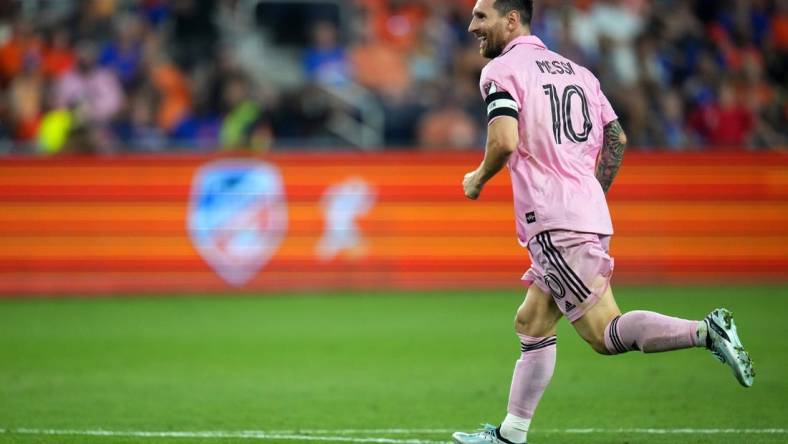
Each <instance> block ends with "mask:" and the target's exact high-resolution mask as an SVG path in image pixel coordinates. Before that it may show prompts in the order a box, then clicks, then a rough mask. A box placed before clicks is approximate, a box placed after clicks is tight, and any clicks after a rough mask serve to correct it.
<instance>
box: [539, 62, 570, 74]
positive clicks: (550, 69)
mask: <svg viewBox="0 0 788 444" xmlns="http://www.w3.org/2000/svg"><path fill="white" fill-rule="evenodd" d="M536 66H538V67H539V71H541V72H542V74H554V75H555V74H568V75H574V74H575V70H574V69H573V68H572V64H571V63H569V62H559V61H558V60H553V61H547V60H537V61H536Z"/></svg>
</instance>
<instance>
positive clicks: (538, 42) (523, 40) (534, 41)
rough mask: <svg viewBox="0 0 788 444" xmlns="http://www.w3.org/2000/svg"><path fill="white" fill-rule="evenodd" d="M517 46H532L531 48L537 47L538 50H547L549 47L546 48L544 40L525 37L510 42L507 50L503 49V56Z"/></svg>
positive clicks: (531, 36) (533, 36) (529, 36)
mask: <svg viewBox="0 0 788 444" xmlns="http://www.w3.org/2000/svg"><path fill="white" fill-rule="evenodd" d="M517 45H531V46H536V47H537V48H540V49H547V46H545V44H544V43H542V40H540V39H539V37H537V36H535V35H523V36H520V37H517V38H516V39H514V40H512V41H511V42H509V44H508V45H506V48H504V49H503V52H502V53H501V55H504V54H506V53H507V52H509V51H511V50H512V48H514V47H515V46H517Z"/></svg>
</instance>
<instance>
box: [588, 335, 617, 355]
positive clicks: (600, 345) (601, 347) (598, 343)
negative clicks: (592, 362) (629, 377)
mask: <svg viewBox="0 0 788 444" xmlns="http://www.w3.org/2000/svg"><path fill="white" fill-rule="evenodd" d="M583 340H584V341H586V343H587V344H588V345H589V346H591V348H592V349H593V350H594V351H595V352H597V353H599V354H600V355H612V354H613V353H611V352H610V350H609V349H608V348H607V344H605V332H604V331H601V332H595V333H593V334H591V335H586V336H584V337H583Z"/></svg>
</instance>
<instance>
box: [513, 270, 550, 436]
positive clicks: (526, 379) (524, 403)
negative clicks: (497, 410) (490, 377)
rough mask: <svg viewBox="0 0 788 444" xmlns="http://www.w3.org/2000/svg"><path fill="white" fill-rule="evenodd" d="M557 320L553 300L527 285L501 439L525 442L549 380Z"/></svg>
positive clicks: (517, 324)
mask: <svg viewBox="0 0 788 444" xmlns="http://www.w3.org/2000/svg"><path fill="white" fill-rule="evenodd" d="M561 316H562V313H561V310H559V309H558V307H557V306H556V305H555V302H554V301H553V297H552V296H550V295H549V294H547V293H545V292H544V291H543V290H542V289H540V288H539V286H537V285H531V287H530V288H529V289H528V295H527V296H526V298H525V301H524V302H523V304H522V305H521V306H520V308H519V309H518V310H517V315H516V316H515V321H514V325H515V331H516V332H517V336H518V337H519V339H520V351H521V354H520V359H518V360H517V362H516V363H515V366H514V374H513V375H512V385H511V388H510V390H509V404H508V406H507V415H506V418H505V419H504V421H503V423H501V428H500V432H501V436H503V437H504V438H506V439H507V440H509V441H510V442H525V441H526V435H527V433H528V429H529V427H530V424H531V418H532V417H533V415H534V412H535V411H536V406H537V405H538V404H539V400H540V399H541V398H542V394H543V393H544V391H545V389H546V388H547V385H548V383H549V382H550V379H551V378H552V377H553V371H554V370H555V359H556V347H557V343H556V325H557V324H558V321H559V320H560V319H561Z"/></svg>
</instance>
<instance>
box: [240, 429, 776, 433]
mask: <svg viewBox="0 0 788 444" xmlns="http://www.w3.org/2000/svg"><path fill="white" fill-rule="evenodd" d="M466 429H467V428H466ZM458 430H460V431H462V430H465V429H463V428H457V429H338V430H321V429H315V430H307V429H301V430H269V431H265V432H262V431H250V433H274V434H285V435H289V434H299V433H303V434H308V435H327V434H332V435H439V434H452V433H454V432H456V431H458ZM468 430H470V429H468ZM468 430H465V431H468ZM534 431H535V432H537V433H540V432H541V433H566V434H576V435H578V434H579V435H582V434H591V433H630V434H644V435H669V434H676V435H681V434H690V435H721V434H772V435H780V434H788V429H784V428H764V429H751V428H750V429H734V428H725V429H711V428H709V429H691V428H681V429H661V428H620V429H607V428H568V429H535V430H534Z"/></svg>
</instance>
